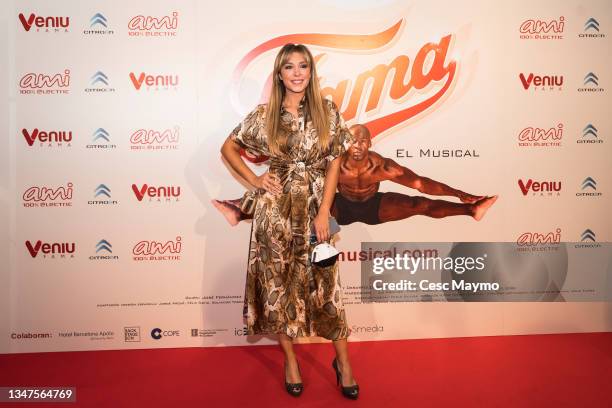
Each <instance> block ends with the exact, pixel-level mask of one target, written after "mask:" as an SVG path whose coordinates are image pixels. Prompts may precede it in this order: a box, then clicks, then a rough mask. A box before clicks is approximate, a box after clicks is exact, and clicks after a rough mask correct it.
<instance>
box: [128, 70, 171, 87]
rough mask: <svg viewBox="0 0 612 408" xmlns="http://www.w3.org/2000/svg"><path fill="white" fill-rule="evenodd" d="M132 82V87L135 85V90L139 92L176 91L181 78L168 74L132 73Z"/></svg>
mask: <svg viewBox="0 0 612 408" xmlns="http://www.w3.org/2000/svg"><path fill="white" fill-rule="evenodd" d="M130 81H132V85H134V89H136V90H137V91H140V90H146V91H171V90H174V91H176V90H177V89H178V84H179V76H178V75H168V74H147V73H145V72H141V73H140V74H135V73H133V72H130ZM143 85H144V86H143Z"/></svg>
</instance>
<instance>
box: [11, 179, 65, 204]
mask: <svg viewBox="0 0 612 408" xmlns="http://www.w3.org/2000/svg"><path fill="white" fill-rule="evenodd" d="M73 192H74V186H73V184H72V183H68V184H66V186H65V187H56V188H53V187H41V186H32V187H29V188H28V189H27V190H26V191H25V192H24V193H23V195H22V198H23V206H24V207H26V208H42V207H44V208H49V207H72V194H73Z"/></svg>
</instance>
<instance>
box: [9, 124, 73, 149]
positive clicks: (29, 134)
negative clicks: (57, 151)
mask: <svg viewBox="0 0 612 408" xmlns="http://www.w3.org/2000/svg"><path fill="white" fill-rule="evenodd" d="M21 134H22V135H23V137H24V139H25V141H26V143H27V144H28V146H30V147H32V146H34V144H37V145H38V146H39V147H71V146H72V143H71V142H72V131H71V130H40V129H38V128H34V129H32V130H28V129H26V128H23V129H21Z"/></svg>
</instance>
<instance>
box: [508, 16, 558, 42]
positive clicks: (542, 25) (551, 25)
mask: <svg viewBox="0 0 612 408" xmlns="http://www.w3.org/2000/svg"><path fill="white" fill-rule="evenodd" d="M564 27H565V17H563V16H561V17H559V19H557V20H550V21H545V20H525V21H523V22H522V23H521V25H520V27H519V33H520V38H521V39H522V40H562V39H563V29H564Z"/></svg>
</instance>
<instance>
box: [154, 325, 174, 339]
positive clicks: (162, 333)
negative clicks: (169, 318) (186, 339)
mask: <svg viewBox="0 0 612 408" xmlns="http://www.w3.org/2000/svg"><path fill="white" fill-rule="evenodd" d="M180 335H181V333H180V332H179V331H178V330H162V329H160V328H158V327H156V328H155V329H153V330H151V337H152V338H154V339H155V340H160V339H161V338H162V337H178V336H180Z"/></svg>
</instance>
